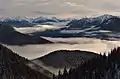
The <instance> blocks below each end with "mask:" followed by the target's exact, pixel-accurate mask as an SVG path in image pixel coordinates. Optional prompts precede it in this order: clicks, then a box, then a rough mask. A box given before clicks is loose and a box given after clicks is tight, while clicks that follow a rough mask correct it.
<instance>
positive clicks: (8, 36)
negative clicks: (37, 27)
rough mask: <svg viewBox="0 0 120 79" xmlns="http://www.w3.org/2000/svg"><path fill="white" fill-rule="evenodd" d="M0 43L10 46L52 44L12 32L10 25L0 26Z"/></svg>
mask: <svg viewBox="0 0 120 79" xmlns="http://www.w3.org/2000/svg"><path fill="white" fill-rule="evenodd" d="M0 42H1V43H3V44H10V45H25V44H45V43H52V42H50V41H48V40H46V39H44V38H41V37H39V36H33V35H28V34H22V33H20V32H17V31H15V30H14V28H13V27H12V26H11V25H4V24H1V25H0Z"/></svg>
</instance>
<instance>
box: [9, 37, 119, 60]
mask: <svg viewBox="0 0 120 79" xmlns="http://www.w3.org/2000/svg"><path fill="white" fill-rule="evenodd" d="M44 38H46V39H48V40H51V41H54V42H56V43H55V44H41V45H40V44H39V45H25V46H8V48H10V49H12V50H13V51H15V52H16V53H18V54H19V55H21V56H24V57H26V58H28V59H35V58H37V57H41V56H44V55H46V54H48V53H50V52H52V51H55V50H64V49H67V50H85V51H92V52H96V53H100V52H101V53H104V52H106V51H110V50H111V49H113V48H114V47H117V46H120V41H106V40H100V39H95V38H49V37H44Z"/></svg>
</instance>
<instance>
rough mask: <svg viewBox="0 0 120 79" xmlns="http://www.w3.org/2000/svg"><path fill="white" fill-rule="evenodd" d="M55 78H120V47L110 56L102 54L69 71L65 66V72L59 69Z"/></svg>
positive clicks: (110, 53)
mask: <svg viewBox="0 0 120 79" xmlns="http://www.w3.org/2000/svg"><path fill="white" fill-rule="evenodd" d="M53 79H120V47H118V48H115V49H113V50H112V51H111V52H109V54H108V56H106V55H105V54H104V55H101V54H100V55H98V56H96V57H94V58H92V59H91V60H88V61H85V62H84V63H82V64H81V65H79V66H78V67H76V68H71V69H69V71H67V70H66V68H65V69H64V71H63V74H62V73H61V72H60V71H59V73H58V76H57V77H55V76H53Z"/></svg>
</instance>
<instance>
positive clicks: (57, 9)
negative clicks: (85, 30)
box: [0, 0, 120, 18]
mask: <svg viewBox="0 0 120 79" xmlns="http://www.w3.org/2000/svg"><path fill="white" fill-rule="evenodd" d="M101 14H113V15H120V0H0V17H17V16H21V17H24V16H27V17H36V16H57V17H62V18H67V17H78V16H79V17H85V16H95V15H101Z"/></svg>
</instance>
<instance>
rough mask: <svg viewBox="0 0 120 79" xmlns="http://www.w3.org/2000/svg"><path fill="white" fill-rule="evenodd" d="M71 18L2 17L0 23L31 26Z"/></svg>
mask: <svg viewBox="0 0 120 79" xmlns="http://www.w3.org/2000/svg"><path fill="white" fill-rule="evenodd" d="M70 20H71V19H60V18H56V17H52V18H48V17H36V18H27V17H24V18H21V17H16V18H3V19H0V24H9V25H12V26H14V27H18V28H19V27H32V26H34V25H36V24H50V25H52V24H53V23H58V22H66V21H70Z"/></svg>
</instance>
